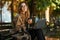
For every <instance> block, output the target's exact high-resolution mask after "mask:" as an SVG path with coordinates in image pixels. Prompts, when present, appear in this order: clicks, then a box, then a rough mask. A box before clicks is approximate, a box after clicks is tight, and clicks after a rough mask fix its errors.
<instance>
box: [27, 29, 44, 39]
mask: <svg viewBox="0 0 60 40" xmlns="http://www.w3.org/2000/svg"><path fill="white" fill-rule="evenodd" d="M28 32H29V33H30V35H31V39H32V40H34V39H35V37H37V39H38V40H45V37H44V35H43V32H42V29H31V30H28Z"/></svg>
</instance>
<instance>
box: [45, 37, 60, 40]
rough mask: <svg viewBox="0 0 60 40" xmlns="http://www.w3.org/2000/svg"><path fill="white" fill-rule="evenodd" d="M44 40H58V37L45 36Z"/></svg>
mask: <svg viewBox="0 0 60 40" xmlns="http://www.w3.org/2000/svg"><path fill="white" fill-rule="evenodd" d="M45 38H46V40H60V38H52V37H45Z"/></svg>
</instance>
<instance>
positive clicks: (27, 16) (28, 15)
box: [18, 1, 30, 18]
mask: <svg viewBox="0 0 60 40" xmlns="http://www.w3.org/2000/svg"><path fill="white" fill-rule="evenodd" d="M22 3H25V4H26V6H27V11H26V12H25V17H26V18H29V17H30V11H29V8H28V4H27V3H26V2H25V1H23V2H20V3H19V6H18V11H19V14H20V13H21V12H22V10H21V8H22V6H21V4H22Z"/></svg>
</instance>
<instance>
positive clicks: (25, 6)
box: [21, 3, 27, 12]
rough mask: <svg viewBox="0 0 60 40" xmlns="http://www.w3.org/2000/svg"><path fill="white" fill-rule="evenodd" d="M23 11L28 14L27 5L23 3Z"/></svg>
mask: <svg viewBox="0 0 60 40" xmlns="http://www.w3.org/2000/svg"><path fill="white" fill-rule="evenodd" d="M21 7H22V8H21V10H22V11H23V12H26V11H27V5H26V4H25V3H22V4H21Z"/></svg>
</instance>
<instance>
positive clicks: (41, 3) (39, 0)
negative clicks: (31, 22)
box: [36, 0, 51, 10]
mask: <svg viewBox="0 0 60 40" xmlns="http://www.w3.org/2000/svg"><path fill="white" fill-rule="evenodd" d="M49 5H51V1H50V0H36V8H37V9H38V10H43V9H45V8H46V7H48V6H49Z"/></svg>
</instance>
